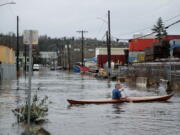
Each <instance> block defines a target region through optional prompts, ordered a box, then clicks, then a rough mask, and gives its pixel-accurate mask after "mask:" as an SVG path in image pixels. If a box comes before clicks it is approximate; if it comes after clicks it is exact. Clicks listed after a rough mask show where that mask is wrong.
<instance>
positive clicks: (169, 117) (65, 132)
mask: <svg viewBox="0 0 180 135" xmlns="http://www.w3.org/2000/svg"><path fill="white" fill-rule="evenodd" d="M24 82H25V81H24V78H20V79H19V90H16V89H15V88H17V87H16V85H17V83H16V81H13V82H9V83H7V84H8V85H9V86H7V84H6V83H3V84H2V83H1V84H0V89H2V90H0V95H1V96H7V98H5V97H1V96H0V103H1V104H0V110H1V111H0V134H3V135H6V134H7V135H8V134H10V135H11V134H12V135H20V134H21V133H22V132H23V130H24V128H22V127H21V126H17V125H18V124H16V118H15V117H14V115H13V114H12V112H11V109H14V108H16V107H17V106H18V105H20V104H21V103H22V102H24V100H25V97H26V92H27V91H26V89H27V87H26V85H25V84H24ZM114 83H115V82H112V81H106V80H96V79H95V78H92V77H89V76H83V75H82V76H81V75H79V74H74V73H64V72H56V71H46V72H42V73H41V74H38V73H34V75H33V80H32V88H33V89H32V92H33V93H35V92H36V91H37V90H38V96H39V97H40V98H41V97H44V96H45V95H48V97H49V100H50V101H52V102H53V103H52V104H49V112H48V116H47V118H48V122H47V123H45V124H43V127H44V128H45V129H46V130H47V131H49V132H50V133H51V134H52V135H59V134H62V135H70V134H76V135H104V134H107V133H111V134H113V135H119V134H123V135H128V134H134V135H139V134H142V135H143V134H158V133H162V132H163V133H164V134H171V135H177V134H179V133H180V130H179V121H180V108H179V106H180V98H179V97H180V92H179V91H177V93H176V95H175V96H174V97H173V98H172V99H171V100H170V103H169V102H163V103H158V102H157V103H137V104H130V103H122V104H104V105H93V104H92V105H77V106H76V105H75V106H74V105H73V106H70V105H69V104H68V103H67V99H77V100H83V99H97V100H99V99H104V98H105V99H106V98H111V92H112V89H113V88H114ZM24 85H25V86H24ZM24 87H25V88H24ZM13 88H14V89H13ZM23 88H24V89H23ZM158 89H160V91H161V94H163V90H164V88H163V87H161V86H160V87H159V88H158ZM125 90H126V93H127V95H128V96H152V95H156V93H155V90H154V89H153V88H152V89H146V88H145V89H141V90H140V89H139V88H137V87H129V85H128V84H127V85H126V86H125ZM164 92H165V90H164ZM178 93H179V94H178ZM178 95H179V97H178ZM2 123H3V124H2ZM12 123H15V124H13V125H12ZM169 125H170V126H169ZM110 131H111V132H110Z"/></svg>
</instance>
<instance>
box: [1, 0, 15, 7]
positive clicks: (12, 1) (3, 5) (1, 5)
mask: <svg viewBox="0 0 180 135" xmlns="http://www.w3.org/2000/svg"><path fill="white" fill-rule="evenodd" d="M9 4H16V3H15V2H13V1H12V2H7V3H4V4H0V6H4V5H9Z"/></svg>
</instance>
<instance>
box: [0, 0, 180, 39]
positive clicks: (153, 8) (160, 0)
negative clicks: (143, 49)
mask: <svg viewBox="0 0 180 135" xmlns="http://www.w3.org/2000/svg"><path fill="white" fill-rule="evenodd" d="M8 1H10V0H0V3H4V2H8ZM15 2H16V5H7V6H3V7H0V20H1V22H0V32H3V33H7V32H11V31H12V32H15V31H16V15H18V16H19V17H20V30H21V32H22V31H23V30H24V29H37V30H38V31H39V33H40V34H47V35H49V36H52V37H62V36H76V37H77V36H79V34H78V33H76V31H77V30H80V29H85V30H88V31H89V32H88V34H86V36H87V37H97V38H99V39H101V38H102V37H103V35H104V33H105V30H106V29H107V25H106V24H105V23H104V22H103V21H102V20H101V19H97V18H98V17H100V18H103V19H106V18H107V10H111V27H112V34H113V36H115V37H119V38H130V37H132V34H133V33H137V32H143V33H148V32H150V29H151V26H152V25H153V24H155V23H156V21H157V19H158V17H160V16H161V17H162V18H163V20H167V19H169V18H171V17H174V16H176V15H178V14H180V8H179V7H178V6H177V5H180V1H179V0H156V1H155V0H15ZM178 19H180V16H179V17H177V18H175V19H172V20H170V21H167V22H165V24H167V25H168V24H170V23H172V22H174V21H176V20H178ZM145 28H147V29H145ZM179 28H180V24H177V25H174V26H173V27H171V28H170V29H169V30H168V32H169V33H170V34H180V31H179ZM142 29H145V30H143V31H141V30H142Z"/></svg>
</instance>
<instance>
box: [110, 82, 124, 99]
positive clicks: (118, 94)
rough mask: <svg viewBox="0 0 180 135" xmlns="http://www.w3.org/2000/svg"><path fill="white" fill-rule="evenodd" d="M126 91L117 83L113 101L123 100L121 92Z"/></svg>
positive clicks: (113, 92)
mask: <svg viewBox="0 0 180 135" xmlns="http://www.w3.org/2000/svg"><path fill="white" fill-rule="evenodd" d="M123 90H124V89H123V88H122V86H121V84H120V83H116V84H115V89H113V91H112V99H120V98H122V94H121V91H123Z"/></svg>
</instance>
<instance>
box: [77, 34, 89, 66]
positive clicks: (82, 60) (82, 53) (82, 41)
mask: <svg viewBox="0 0 180 135" xmlns="http://www.w3.org/2000/svg"><path fill="white" fill-rule="evenodd" d="M77 32H78V33H81V36H82V39H81V62H82V64H81V66H82V67H84V33H87V32H88V31H84V30H81V31H77Z"/></svg>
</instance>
